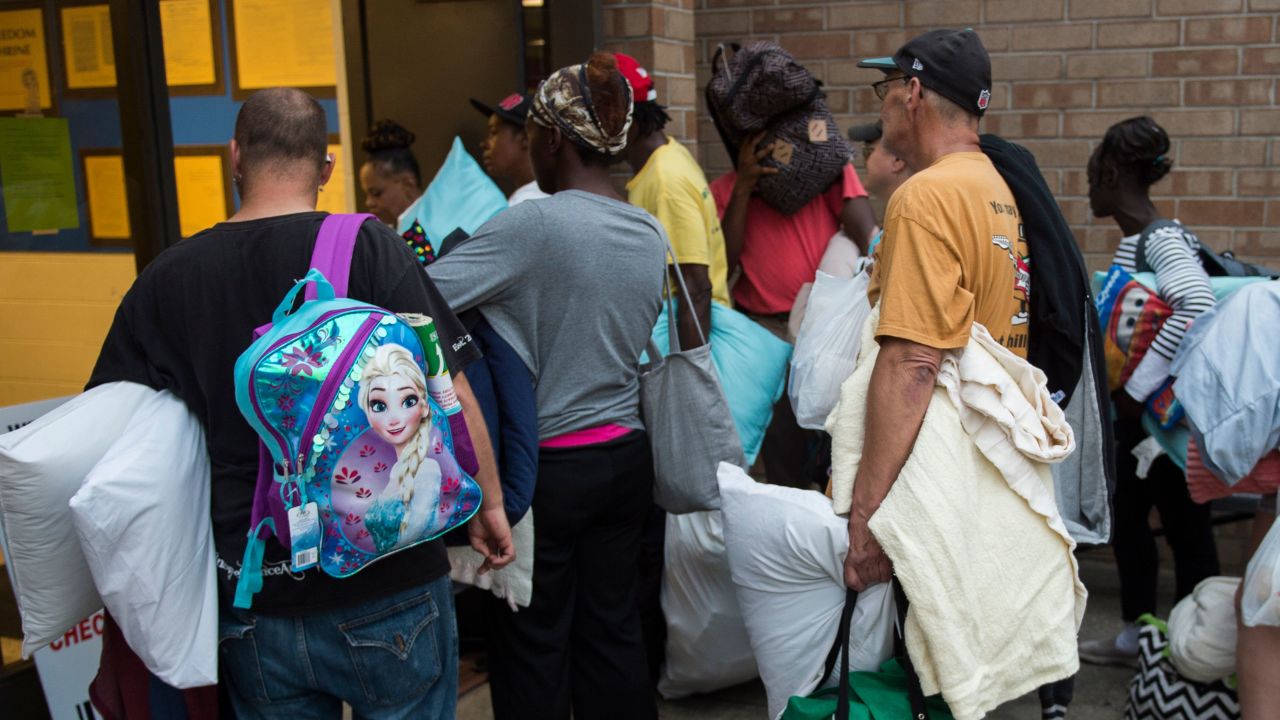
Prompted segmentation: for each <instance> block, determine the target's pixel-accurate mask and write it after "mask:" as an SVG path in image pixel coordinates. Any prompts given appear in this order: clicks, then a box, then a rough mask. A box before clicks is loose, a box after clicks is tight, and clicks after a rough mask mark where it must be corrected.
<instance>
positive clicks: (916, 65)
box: [911, 58, 924, 72]
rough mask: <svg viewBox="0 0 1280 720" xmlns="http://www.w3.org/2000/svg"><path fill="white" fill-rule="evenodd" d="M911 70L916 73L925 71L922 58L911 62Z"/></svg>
mask: <svg viewBox="0 0 1280 720" xmlns="http://www.w3.org/2000/svg"><path fill="white" fill-rule="evenodd" d="M911 69H912V70H915V71H916V72H919V71H921V70H924V63H922V62H920V58H916V59H914V60H912V61H911Z"/></svg>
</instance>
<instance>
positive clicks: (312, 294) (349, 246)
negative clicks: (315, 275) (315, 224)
mask: <svg viewBox="0 0 1280 720" xmlns="http://www.w3.org/2000/svg"><path fill="white" fill-rule="evenodd" d="M372 219H373V215H370V214H369V213H352V214H339V215H330V216H329V217H327V218H325V219H324V222H323V223H321V224H320V232H319V233H318V234H317V235H316V246H315V249H314V250H312V251H311V267H312V268H314V269H316V270H319V271H320V272H321V273H323V274H324V276H325V279H327V280H328V281H329V284H330V285H333V294H334V296H335V297H340V298H344V297H346V296H347V286H348V284H349V281H350V279H351V255H352V252H353V251H354V250H355V247H356V238H358V237H360V227H361V226H362V225H364V224H365V222H366V221H368V220H372ZM307 299H308V300H315V299H316V289H315V285H314V284H311V285H308V286H307Z"/></svg>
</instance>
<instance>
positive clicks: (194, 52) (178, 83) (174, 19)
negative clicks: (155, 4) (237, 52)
mask: <svg viewBox="0 0 1280 720" xmlns="http://www.w3.org/2000/svg"><path fill="white" fill-rule="evenodd" d="M218 17H219V14H218V5H217V0H160V31H161V34H162V36H163V38H164V72H165V77H166V79H167V81H168V83H169V88H170V94H172V95H208V94H215V95H220V94H222V93H223V92H225V90H226V87H225V85H224V83H223V80H222V23H221V22H218Z"/></svg>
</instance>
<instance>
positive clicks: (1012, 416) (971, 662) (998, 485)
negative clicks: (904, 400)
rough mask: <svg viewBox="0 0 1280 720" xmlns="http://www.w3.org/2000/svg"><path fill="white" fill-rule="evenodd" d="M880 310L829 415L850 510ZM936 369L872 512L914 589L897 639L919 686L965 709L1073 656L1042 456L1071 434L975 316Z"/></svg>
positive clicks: (1044, 393)
mask: <svg viewBox="0 0 1280 720" xmlns="http://www.w3.org/2000/svg"><path fill="white" fill-rule="evenodd" d="M878 320H879V317H878V313H877V312H875V311H873V314H872V317H871V318H870V319H869V320H868V322H867V326H866V333H867V334H866V336H864V339H863V352H862V355H861V356H860V358H859V362H858V369H857V370H856V371H855V372H854V374H853V376H852V377H850V379H849V380H848V381H847V382H846V383H845V384H844V386H843V387H842V388H841V398H840V402H839V403H838V404H837V406H836V408H835V410H834V411H833V412H832V414H831V417H830V418H829V419H828V421H827V429H828V431H829V432H830V433H831V434H832V454H833V458H832V465H833V467H832V488H831V490H832V497H833V504H834V506H835V509H836V511H837V512H848V510H849V507H850V504H851V500H852V494H853V479H854V476H855V475H856V473H857V467H858V464H859V463H860V462H861V453H862V442H863V437H864V432H865V423H866V420H867V418H866V394H867V389H868V387H869V385H870V379H871V371H872V368H873V367H874V364H875V357H876V356H877V354H878V352H879V346H878V344H877V343H876V342H875V341H874V328H875V327H876V325H877V324H878ZM938 382H939V386H938V387H937V388H936V389H935V391H934V396H933V399H932V401H931V402H930V405H929V409H928V411H927V412H926V414H925V418H924V422H923V424H922V426H921V428H920V433H919V435H918V436H917V439H916V444H915V448H914V449H913V451H912V454H911V456H910V457H909V458H908V460H907V463H906V464H905V465H904V466H903V469H902V472H901V474H900V475H899V476H898V480H897V482H896V483H895V484H894V486H893V489H892V490H891V491H890V492H889V495H888V497H886V498H885V500H884V502H883V504H882V505H881V506H880V509H879V510H878V511H877V512H876V513H875V514H874V515H873V516H872V518H871V522H870V526H871V532H872V533H873V534H874V535H875V537H876V539H877V540H878V541H879V542H880V544H881V545H882V546H883V547H884V549H885V552H886V553H887V554H888V556H889V558H890V559H891V560H892V561H893V564H894V571H895V573H896V574H897V576H898V579H899V580H900V581H901V583H902V586H903V589H904V590H905V591H906V594H907V597H908V599H909V600H910V602H911V606H910V609H909V610H908V613H907V625H906V637H907V649H908V651H909V652H910V655H911V659H912V662H913V663H914V664H915V666H916V670H917V672H918V673H919V675H920V680H921V684H922V685H923V687H924V690H925V692H926V693H928V694H933V693H938V692H941V693H942V696H943V698H944V699H945V700H946V701H947V704H948V705H949V706H950V708H951V710H952V712H953V713H954V715H955V717H956V718H957V719H958V720H968V719H969V718H979V717H982V716H983V715H984V714H985V713H986V712H987V711H989V710H991V709H993V708H995V707H996V706H998V705H1000V704H1001V703H1004V702H1006V701H1008V700H1011V699H1013V698H1016V697H1018V696H1021V695H1023V694H1025V693H1027V692H1030V691H1031V690H1033V689H1035V688H1037V687H1039V686H1041V685H1044V684H1047V683H1050V682H1053V681H1055V680H1059V679H1062V678H1065V677H1068V676H1070V675H1072V674H1074V673H1075V672H1076V670H1077V669H1078V668H1079V659H1078V657H1077V654H1076V632H1077V630H1078V629H1079V627H1080V623H1081V621H1082V620H1083V618H1084V607H1085V600H1086V597H1087V593H1086V591H1085V588H1084V585H1083V584H1082V583H1081V582H1080V580H1079V576H1078V572H1077V567H1076V563H1075V558H1074V556H1073V554H1072V550H1073V549H1074V547H1075V543H1074V541H1073V540H1072V539H1071V537H1070V535H1069V534H1068V533H1067V529H1066V527H1065V525H1064V524H1063V522H1062V519H1061V517H1060V516H1059V514H1058V509H1057V506H1056V505H1055V503H1054V499H1053V480H1052V475H1051V473H1050V469H1049V463H1053V462H1059V461H1061V460H1062V459H1063V458H1065V457H1066V456H1067V455H1069V454H1070V453H1071V452H1072V450H1073V448H1074V439H1073V437H1072V434H1071V430H1070V427H1069V426H1068V425H1067V423H1066V421H1065V418H1064V417H1063V415H1062V412H1061V410H1060V409H1059V408H1058V407H1057V405H1056V404H1055V403H1054V402H1052V400H1051V399H1050V398H1049V394H1048V390H1047V389H1046V388H1045V384H1044V375H1043V373H1041V372H1040V371H1039V370H1036V369H1035V368H1032V367H1031V366H1030V365H1028V364H1027V363H1026V361H1024V360H1021V359H1020V358H1018V357H1017V356H1015V355H1013V354H1012V353H1009V352H1008V351H1007V350H1005V349H1004V348H1003V347H1001V346H999V345H998V344H997V343H995V342H994V340H992V339H991V337H990V334H989V333H987V331H986V329H985V328H983V327H981V326H979V325H975V326H974V333H973V336H972V337H971V339H970V342H969V344H968V345H967V346H966V347H965V348H964V350H963V351H962V352H948V353H946V354H945V357H944V361H943V367H942V370H941V372H940V374H939V379H938Z"/></svg>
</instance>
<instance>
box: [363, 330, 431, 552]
mask: <svg viewBox="0 0 1280 720" xmlns="http://www.w3.org/2000/svg"><path fill="white" fill-rule="evenodd" d="M358 401H359V403H360V409H362V410H364V413H365V416H366V417H367V418H368V419H369V427H371V428H373V431H374V432H375V433H376V434H377V435H378V437H380V438H382V439H383V440H385V441H386V442H387V443H388V444H390V445H391V446H392V447H393V448H395V451H396V464H395V466H394V467H393V468H392V469H391V478H390V479H389V480H388V481H387V485H386V487H385V488H383V490H382V493H381V494H380V495H379V496H378V497H377V498H376V499H375V500H374V501H373V503H372V504H370V506H369V509H368V510H367V511H366V512H365V527H366V528H367V529H368V530H369V534H370V536H371V537H372V538H373V542H374V547H376V548H377V550H378V551H379V552H386V551H388V550H392V549H395V548H397V547H401V546H404V545H408V544H410V543H412V542H414V541H415V540H417V539H418V538H419V537H421V536H422V535H423V532H424V531H425V530H426V529H427V528H428V527H431V526H434V525H435V524H436V522H435V520H436V518H435V515H436V512H437V508H438V506H439V503H440V482H441V477H442V472H441V469H440V464H439V463H438V462H436V461H435V460H434V459H433V458H431V457H430V456H429V455H428V452H429V450H430V447H431V437H430V436H431V405H430V403H428V402H427V379H426V377H425V375H424V374H423V372H422V368H421V367H420V366H419V365H418V363H416V362H414V359H413V354H412V353H411V352H409V350H408V349H407V348H405V347H404V346H403V345H397V344H395V343H387V344H385V345H382V346H380V347H379V348H378V349H377V351H376V352H375V353H374V355H373V357H372V358H370V359H369V361H368V362H367V363H366V364H365V366H364V368H363V371H362V374H361V379H360V394H359V396H358Z"/></svg>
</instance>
